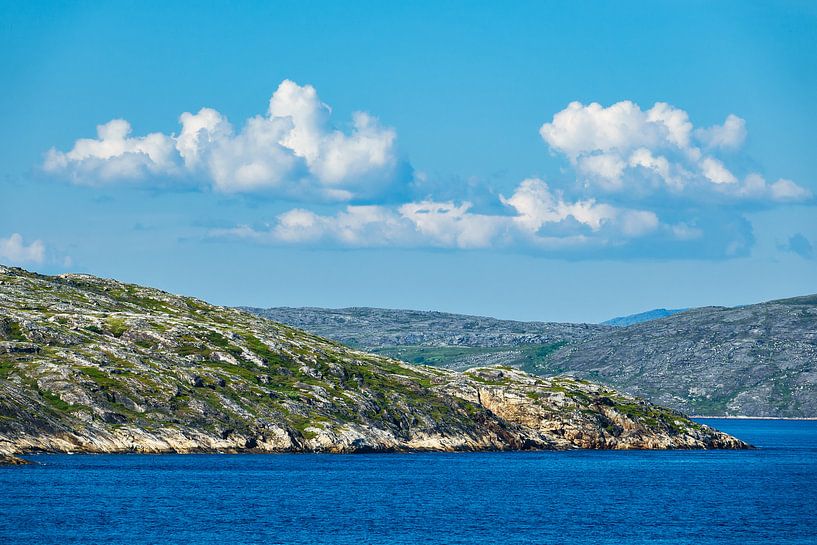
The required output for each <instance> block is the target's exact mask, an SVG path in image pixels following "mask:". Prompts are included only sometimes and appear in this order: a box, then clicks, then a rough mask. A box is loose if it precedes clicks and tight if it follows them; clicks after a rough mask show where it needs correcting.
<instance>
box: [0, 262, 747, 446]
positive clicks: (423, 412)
mask: <svg viewBox="0 0 817 545" xmlns="http://www.w3.org/2000/svg"><path fill="white" fill-rule="evenodd" d="M745 446H746V445H745V444H743V443H741V442H740V441H738V440H736V439H734V438H732V437H730V436H728V435H725V434H722V433H720V432H717V431H715V430H712V429H711V428H708V427H706V426H703V425H700V424H698V423H695V422H692V421H690V420H688V419H687V418H685V417H684V416H682V415H681V414H679V413H677V412H674V411H671V410H668V409H663V408H661V407H658V406H656V405H653V404H650V403H647V402H645V401H642V400H639V399H637V398H634V397H631V396H629V395H626V394H621V393H618V392H616V391H614V390H612V389H610V388H608V387H604V386H599V385H595V384H592V383H589V382H585V381H583V380H578V379H572V378H567V377H561V378H543V377H535V376H530V375H528V374H525V373H523V372H521V371H517V370H514V369H510V368H479V369H472V370H469V371H468V372H465V373H457V372H451V371H446V370H441V369H435V368H432V367H425V366H414V365H408V364H405V363H402V362H399V361H395V360H392V359H389V358H386V357H382V356H378V355H373V354H369V353H365V352H361V351H358V350H355V349H351V348H347V347H345V346H343V345H341V344H338V343H336V342H332V341H328V340H325V339H322V338H319V337H316V336H314V335H311V334H308V333H305V332H302V331H300V330H297V329H294V328H292V327H289V326H285V325H281V324H278V323H275V322H272V321H270V320H267V319H264V318H259V317H257V316H255V315H252V314H249V313H247V312H243V311H240V310H236V309H230V308H223V307H216V306H212V305H209V304H207V303H204V302H203V301H200V300H197V299H193V298H189V297H180V296H175V295H171V294H168V293H165V292H162V291H159V290H155V289H149V288H144V287H140V286H136V285H132V284H123V283H119V282H116V281H113V280H105V279H100V278H95V277H91V276H86V275H61V276H56V277H50V276H42V275H37V274H33V273H29V272H26V271H23V270H21V269H13V268H8V267H0V455H2V456H5V457H10V456H13V455H14V454H19V453H25V452H32V451H54V452H194V451H224V452H236V451H256V452H284V451H296V452H304V451H315V452H317V451H328V452H359V451H384V450H389V451H392V450H393V451H401V450H488V449H568V448H611V449H621V448H741V447H745Z"/></svg>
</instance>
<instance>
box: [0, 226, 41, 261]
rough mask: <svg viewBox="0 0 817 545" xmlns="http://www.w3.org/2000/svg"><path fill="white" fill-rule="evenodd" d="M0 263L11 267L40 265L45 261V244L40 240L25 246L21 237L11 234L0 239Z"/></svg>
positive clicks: (17, 234)
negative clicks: (2, 262)
mask: <svg viewBox="0 0 817 545" xmlns="http://www.w3.org/2000/svg"><path fill="white" fill-rule="evenodd" d="M0 261H4V262H6V263H9V264H11V265H25V264H41V263H42V262H43V261H45V244H43V243H42V241H41V240H35V241H33V242H31V243H30V244H25V242H24V241H23V237H22V235H20V234H19V233H13V234H12V235H11V236H10V237H8V238H0Z"/></svg>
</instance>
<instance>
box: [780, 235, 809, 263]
mask: <svg viewBox="0 0 817 545" xmlns="http://www.w3.org/2000/svg"><path fill="white" fill-rule="evenodd" d="M778 248H779V249H781V250H783V251H786V252H792V253H794V254H797V255H799V256H800V257H802V258H803V259H814V247H813V246H812V245H811V242H810V241H809V239H807V238H806V237H805V236H804V235H803V234H802V233H796V234H794V235H792V236H790V237H789V240H787V241H786V243H785V244H781V245H779V246H778Z"/></svg>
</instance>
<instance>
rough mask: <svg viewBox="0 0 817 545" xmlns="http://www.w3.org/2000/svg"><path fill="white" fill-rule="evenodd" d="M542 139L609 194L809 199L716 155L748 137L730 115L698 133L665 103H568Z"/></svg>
mask: <svg viewBox="0 0 817 545" xmlns="http://www.w3.org/2000/svg"><path fill="white" fill-rule="evenodd" d="M539 133H540V135H541V136H542V138H543V139H544V141H545V142H546V143H547V144H548V145H549V146H550V148H551V149H552V150H554V151H556V152H559V153H561V154H563V155H564V156H565V157H567V159H568V160H569V161H570V162H571V163H572V164H573V165H574V166H575V167H576V170H577V173H578V174H579V177H580V178H581V179H582V180H583V181H585V182H586V183H587V184H589V185H590V186H595V187H598V188H599V189H602V190H604V191H608V192H627V191H634V192H637V193H643V192H645V191H646V192H649V191H651V190H657V189H661V188H664V189H666V190H668V191H670V192H672V193H676V194H677V193H681V192H685V193H686V195H687V196H691V197H693V198H701V199H705V198H706V197H707V195H710V194H711V193H712V192H715V193H717V194H719V195H723V196H727V197H730V198H734V199H744V198H752V199H759V200H767V201H792V200H804V199H808V198H810V197H811V193H810V192H809V191H808V190H806V189H805V188H803V187H801V186H799V185H797V184H795V183H794V182H792V181H791V180H784V179H780V180H778V181H776V182H767V181H765V180H763V184H758V178H759V177H760V175H759V174H757V173H749V174H747V175H746V176H744V177H743V178H742V179H741V178H740V177H739V176H737V175H736V174H735V173H734V172H732V171H731V170H730V169H729V167H727V166H726V165H725V164H724V163H723V161H722V160H721V158H719V157H717V156H715V155H714V154H715V153H716V152H717V151H718V150H737V149H738V148H740V146H741V145H742V144H743V142H744V140H745V139H746V123H745V121H744V120H743V119H741V118H740V117H737V116H736V115H733V114H730V115H729V116H727V118H726V120H725V121H724V123H723V124H722V125H715V126H713V127H707V128H699V129H695V127H694V126H693V124H692V123H691V122H690V120H689V115H688V114H687V112H685V111H684V110H682V109H680V108H676V107H674V106H671V105H669V104H667V103H664V102H658V103H656V104H655V105H654V106H653V107H652V108H650V109H648V110H642V109H641V107H639V106H638V105H637V104H635V103H633V102H631V101H626V100H625V101H622V102H618V103H616V104H613V105H611V106H608V107H604V106H602V105H601V104H598V103H596V102H593V103H591V104H588V105H585V104H582V103H580V102H571V103H570V104H569V105H568V106H567V108H565V109H564V110H562V111H560V112H558V113H556V114H555V115H554V116H553V119H552V120H551V121H550V122H549V123H545V124H543V125H542V127H541V128H540V130H539ZM761 180H762V177H761ZM761 186H762V187H761ZM760 189H762V190H760Z"/></svg>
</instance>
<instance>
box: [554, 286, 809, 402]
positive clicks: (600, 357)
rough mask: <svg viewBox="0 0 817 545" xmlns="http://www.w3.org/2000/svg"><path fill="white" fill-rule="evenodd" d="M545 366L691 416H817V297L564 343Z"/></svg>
mask: <svg viewBox="0 0 817 545" xmlns="http://www.w3.org/2000/svg"><path fill="white" fill-rule="evenodd" d="M543 371H544V372H569V373H570V374H573V375H576V376H582V377H587V378H590V379H595V380H600V381H602V382H604V383H607V384H611V385H614V386H616V387H619V388H622V389H624V390H625V391H628V392H630V393H633V394H636V395H642V396H646V397H647V398H649V399H651V400H653V401H655V402H656V403H662V404H666V405H668V406H670V407H674V408H676V409H679V410H683V411H686V412H690V413H693V414H705V415H751V416H777V417H814V416H817V296H810V297H798V298H794V299H786V300H781V301H772V302H768V303H761V304H757V305H749V306H745V307H738V308H720V307H707V308H699V309H694V310H689V311H686V312H682V313H680V314H675V315H673V316H670V317H668V318H663V319H660V320H654V321H650V322H645V323H642V324H636V325H633V326H629V327H625V328H620V329H616V330H615V331H610V332H605V333H602V334H600V335H597V336H595V337H593V338H590V339H585V340H583V341H580V342H577V343H574V344H572V345H569V346H566V347H564V348H563V349H562V350H560V351H558V352H556V353H555V354H553V355H552V356H551V358H549V361H548V362H547V364H546V365H544V366H543Z"/></svg>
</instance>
